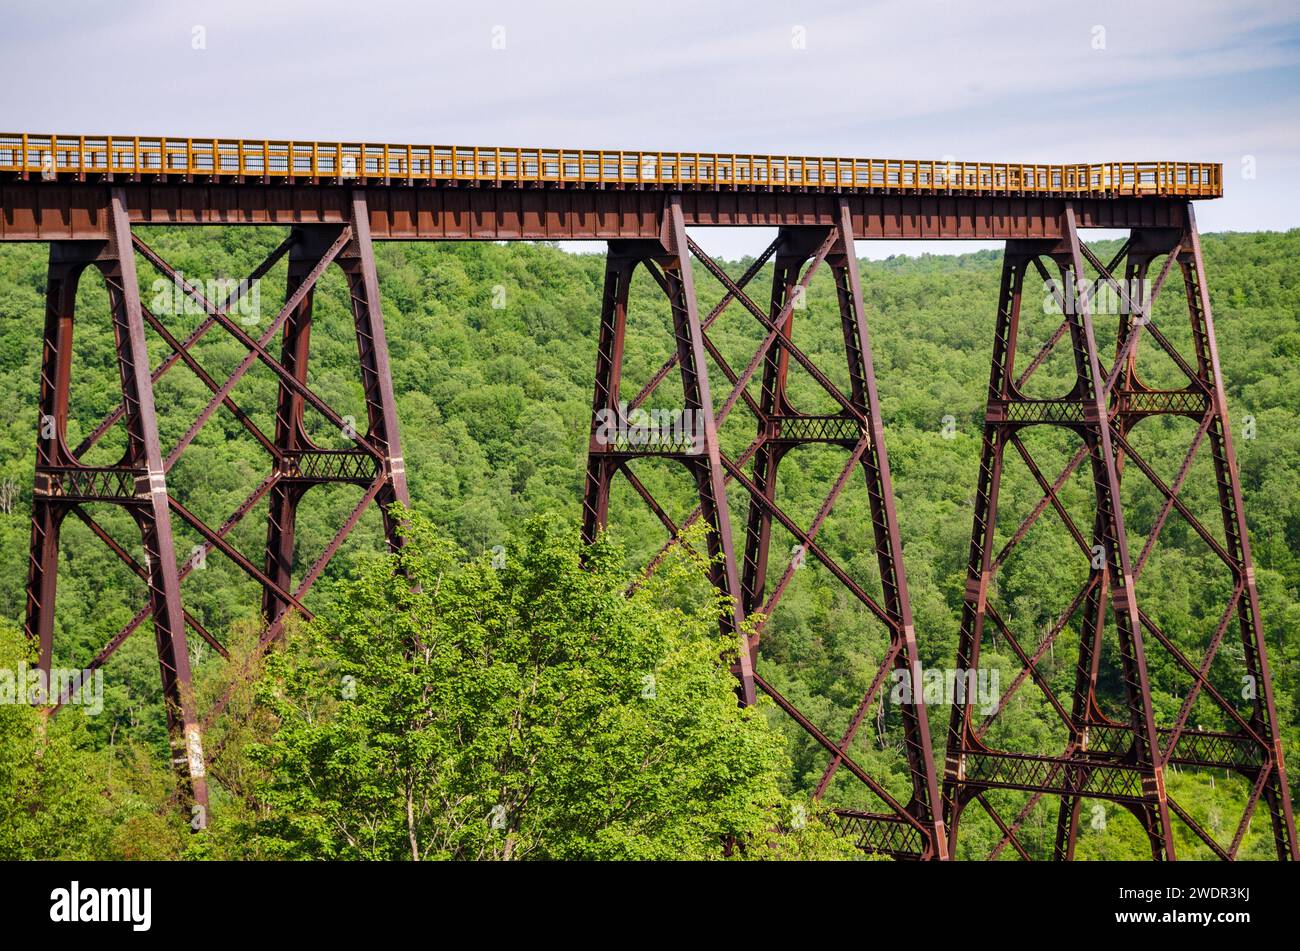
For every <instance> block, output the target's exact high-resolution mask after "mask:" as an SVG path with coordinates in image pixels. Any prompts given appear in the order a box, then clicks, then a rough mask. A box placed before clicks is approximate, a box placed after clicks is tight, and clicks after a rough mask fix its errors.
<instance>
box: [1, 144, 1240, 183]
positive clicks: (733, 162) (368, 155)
mask: <svg viewBox="0 0 1300 951" xmlns="http://www.w3.org/2000/svg"><path fill="white" fill-rule="evenodd" d="M0 172H22V173H27V174H29V175H32V176H33V177H35V175H39V176H40V177H42V178H45V179H54V180H57V179H59V178H60V177H64V178H66V177H68V176H72V175H76V176H83V175H102V174H105V173H110V172H111V173H112V174H114V175H132V176H135V175H144V176H171V177H192V176H200V177H207V176H245V177H249V178H264V179H271V180H285V179H287V180H298V179H308V180H336V181H346V180H350V179H355V180H365V181H374V180H381V181H387V182H391V183H397V184H401V183H410V184H415V183H417V182H421V183H427V182H435V183H436V182H439V181H458V180H470V181H488V182H500V183H507V182H542V183H547V182H554V183H575V184H592V185H610V186H618V185H699V186H713V187H741V188H812V189H816V190H823V191H845V190H852V189H870V190H873V191H883V192H888V191H899V192H918V191H919V192H934V193H961V192H970V193H981V194H1005V195H1024V194H1061V195H1099V196H1112V195H1131V196H1154V197H1163V196H1186V197H1192V198H1217V197H1219V196H1220V195H1222V194H1223V166H1222V165H1219V164H1214V163H1209V162H1102V163H1099V164H1090V165H1026V164H1016V163H1009V162H955V161H954V162H945V161H912V160H903V159H853V158H819V157H811V156H791V155H723V154H716V153H705V152H624V151H610V152H606V151H588V150H583V149H501V148H483V147H478V146H454V145H376V144H373V143H362V142H292V141H271V140H253V139H169V138H161V137H159V138H150V137H147V136H85V135H30V134H26V133H0ZM33 173H35V174H33Z"/></svg>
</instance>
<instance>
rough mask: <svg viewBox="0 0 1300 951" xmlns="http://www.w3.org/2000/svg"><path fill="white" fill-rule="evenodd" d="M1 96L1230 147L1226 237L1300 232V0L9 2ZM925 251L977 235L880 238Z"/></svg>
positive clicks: (941, 138) (769, 133)
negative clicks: (911, 240)
mask: <svg viewBox="0 0 1300 951" xmlns="http://www.w3.org/2000/svg"><path fill="white" fill-rule="evenodd" d="M200 39H201V40H202V42H201V43H200V42H199V41H200ZM196 46H199V47H202V48H195V47H196ZM0 107H2V108H0V115H2V116H3V118H2V119H0V126H2V127H3V131H14V132H23V131H27V132H66V133H109V134H120V135H127V134H147V135H158V134H167V135H201V136H231V137H239V136H243V137H248V138H263V137H268V138H299V139H310V138H318V139H324V140H337V139H341V138H342V139H352V140H358V139H361V140H375V141H383V140H387V141H390V142H408V141H409V142H422V143H439V144H457V145H462V144H473V145H502V146H514V145H520V146H532V145H540V146H563V147H571V148H579V147H585V148H610V149H618V148H627V149H637V148H644V149H664V150H679V149H691V150H700V151H722V152H729V151H737V152H760V153H762V152H770V153H776V154H781V153H792V154H799V153H803V154H818V153H820V154H824V155H845V156H859V157H874V158H936V159H937V158H947V157H950V156H951V157H952V158H955V159H958V160H991V161H1002V160H1009V161H1026V162H1029V161H1041V162H1083V161H1106V160H1134V159H1137V160H1152V159H1171V160H1193V161H1217V162H1222V163H1224V165H1225V178H1226V193H1227V194H1226V197H1225V198H1224V199H1222V200H1220V201H1214V202H1206V203H1204V204H1202V205H1201V206H1199V208H1198V218H1199V221H1200V225H1201V228H1202V230H1205V231H1216V230H1258V229H1285V228H1291V227H1295V226H1298V225H1300V190H1298V188H1297V184H1298V183H1300V123H1298V122H1297V120H1298V119H1300V108H1298V107H1300V4H1298V3H1295V2H1294V0H1291V2H1271V0H1259V2H1252V0H1240V2H1211V0H1179V2H1165V0H1125V2H1117V3H1112V2H1108V0H1107V2H1098V0H1084V2H1078V0H1076V2H1043V0H1039V2H1029V0H999V2H997V3H979V4H975V3H939V2H926V0H906V2H897V3H861V2H859V3H835V2H831V0H820V2H817V3H801V2H795V0H783V2H769V0H748V2H744V3H726V4H723V3H718V4H716V6H715V5H711V4H706V3H704V2H703V0H696V2H677V0H656V2H654V3H642V2H637V0H602V2H599V3H588V2H570V3H543V2H540V0H534V2H531V3H525V2H510V3H500V2H493V0H475V2H470V3H463V2H460V3H438V2H424V3H416V2H409V3H396V2H389V0H350V2H347V3H334V2H330V0H313V2H281V0H274V2H272V0H259V2H248V0H237V2H225V3H220V4H217V3H208V4H205V3H195V2H188V0H146V2H140V3H130V2H126V0H119V2H113V3H105V2H89V0H87V2H81V0H60V2H58V3H51V2H49V0H40V2H29V0H5V3H4V5H3V9H0ZM1251 167H1253V169H1254V177H1250V175H1249V174H1248V173H1249V170H1250V168H1251ZM708 238H709V245H710V246H711V247H712V249H713V250H715V251H718V252H721V253H724V254H727V255H728V256H734V255H738V254H741V253H744V252H747V251H756V250H758V249H759V248H760V247H761V246H762V245H763V244H764V243H765V239H764V237H763V235H762V234H759V233H757V232H754V231H749V232H746V231H743V230H731V231H728V232H726V233H714V234H711V235H709V236H708ZM970 247H972V245H970V244H966V245H959V246H957V248H958V249H962V248H965V249H969V248H970ZM922 248H924V250H927V251H938V250H944V251H948V250H953V249H954V248H953V246H952V245H951V244H946V245H937V244H935V243H927V244H925V245H923V246H922V245H919V244H912V245H905V244H901V243H896V242H862V243H860V245H859V251H860V252H861V253H863V254H864V255H869V256H871V257H877V256H880V255H882V254H888V253H894V252H898V251H900V250H903V251H909V252H912V253H916V252H918V251H920V250H922ZM592 250H595V248H592Z"/></svg>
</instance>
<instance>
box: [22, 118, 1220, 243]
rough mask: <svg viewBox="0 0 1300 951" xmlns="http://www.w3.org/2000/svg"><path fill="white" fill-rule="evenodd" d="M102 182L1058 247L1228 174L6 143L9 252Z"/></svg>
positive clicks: (171, 198)
mask: <svg viewBox="0 0 1300 951" xmlns="http://www.w3.org/2000/svg"><path fill="white" fill-rule="evenodd" d="M109 187H122V188H124V189H125V190H126V192H127V198H128V205H129V208H130V214H131V220H132V222H133V223H135V224H271V225H291V224H302V223H313V222H322V223H334V222H341V221H343V220H345V219H346V217H347V214H348V206H349V195H350V193H351V192H352V191H353V190H354V189H357V188H363V189H365V192H366V196H367V201H368V205H369V207H370V210H371V216H372V223H371V227H372V230H373V232H374V237H375V238H377V239H390V240H449V239H488V240H546V239H568V240H581V239H594V240H603V239H608V238H631V237H636V238H653V237H656V236H658V234H659V229H660V227H661V224H662V211H663V207H664V196H665V194H666V193H669V192H676V193H681V194H682V195H683V213H684V214H685V216H686V221H687V224H689V225H695V226H707V225H733V226H755V227H772V226H781V225H786V226H788V225H830V224H832V223H833V221H834V218H835V215H836V214H837V208H838V202H839V200H840V198H841V197H845V198H847V199H848V200H849V203H850V208H851V210H852V213H853V216H854V226H855V232H856V235H857V237H859V238H866V239H869V238H889V239H898V238H919V239H925V238H977V239H997V240H1001V239H1008V238H1038V237H1041V238H1055V237H1058V236H1059V234H1060V218H1061V214H1062V211H1063V209H1064V205H1065V203H1066V202H1070V203H1072V204H1073V205H1074V206H1075V211H1076V215H1077V216H1078V218H1079V227H1083V228H1130V227H1171V228H1180V227H1181V226H1182V224H1183V219H1184V216H1185V205H1186V202H1187V201H1188V200H1191V199H1201V198H1215V197H1218V196H1220V195H1221V194H1222V192H1223V167H1222V166H1221V165H1217V164H1213V163H1205V162H1105V163H1099V164H1091V165H1086V164H1085V165H1036V164H1013V163H996V162H993V163H990V162H945V161H913V160H899V159H856V158H832V157H827V158H819V157H807V156H772V155H720V154H712V153H699V152H689V153H688V152H627V151H586V150H568V149H500V148H482V147H457V146H436V145H375V144H369V143H345V142H331V143H322V142H283V141H267V140H256V141H254V140H248V139H171V138H163V137H158V138H148V137H140V136H130V137H118V136H74V135H30V134H23V133H0V240H9V241H46V240H52V239H80V238H86V239H93V238H100V237H103V236H104V235H106V234H107V221H108V214H107V207H108V190H109Z"/></svg>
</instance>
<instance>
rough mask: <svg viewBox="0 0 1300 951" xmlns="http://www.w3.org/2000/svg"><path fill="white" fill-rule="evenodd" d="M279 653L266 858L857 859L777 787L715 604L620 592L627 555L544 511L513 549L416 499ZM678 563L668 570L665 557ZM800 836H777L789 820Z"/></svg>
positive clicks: (761, 722)
mask: <svg viewBox="0 0 1300 951" xmlns="http://www.w3.org/2000/svg"><path fill="white" fill-rule="evenodd" d="M403 518H404V524H405V529H404V531H405V533H406V542H407V543H406V546H405V547H404V548H403V549H402V550H401V552H400V553H399V554H397V555H394V556H389V557H384V558H380V559H376V560H374V561H372V562H370V563H369V564H367V565H365V566H364V567H363V568H361V569H360V571H359V572H358V574H357V577H356V578H355V579H354V580H350V581H348V582H345V583H343V584H342V585H341V586H340V587H339V589H338V590H337V591H336V592H335V597H334V603H335V605H336V608H335V610H334V611H332V612H331V613H330V615H329V616H328V617H322V618H318V620H317V621H316V622H315V623H313V624H312V625H310V626H309V627H308V628H307V630H306V631H305V632H304V634H305V636H303V637H301V638H298V639H297V640H296V641H294V642H293V643H292V644H291V645H290V646H289V647H288V649H287V650H285V651H284V652H282V653H279V654H277V655H275V656H273V657H272V658H271V659H270V660H269V661H268V663H267V671H266V678H265V680H264V681H263V685H262V688H261V690H260V691H259V693H260V698H261V702H262V703H263V704H264V705H265V707H266V708H267V709H269V711H271V713H272V714H273V721H272V723H271V724H270V726H271V731H270V732H271V735H270V736H269V737H267V738H266V740H265V742H264V743H262V744H259V745H255V746H253V747H251V748H250V755H251V756H252V757H253V759H254V760H255V761H256V762H258V763H260V764H261V765H262V766H263V767H264V768H265V770H266V773H265V776H264V778H263V780H262V781H261V782H260V783H259V784H258V785H257V787H256V789H255V790H254V793H253V797H254V798H255V799H256V800H257V801H258V802H259V804H260V814H259V815H258V816H256V817H254V818H253V819H252V820H251V821H250V823H249V826H248V828H249V831H250V835H251V837H252V840H253V844H254V845H255V846H256V847H257V848H258V849H260V850H262V851H263V852H264V853H265V854H269V855H280V856H285V857H293V858H308V857H310V858H327V859H340V858H367V859H399V858H404V859H417V860H419V859H448V858H450V859H484V858H490V859H506V860H509V859H539V858H547V859H691V858H694V859H704V858H713V857H717V856H720V855H722V854H723V846H724V843H727V842H730V843H733V845H734V848H733V849H732V851H733V853H734V854H745V855H747V856H752V857H758V858H765V857H785V856H799V857H807V856H810V855H826V854H831V855H841V856H843V855H847V854H851V853H849V852H848V851H846V848H847V847H846V846H843V845H841V844H840V843H839V842H838V840H834V839H833V837H832V836H831V835H830V833H829V831H828V830H826V829H825V828H824V827H823V826H822V825H821V824H820V823H819V822H817V821H815V820H814V821H812V822H811V823H808V824H804V823H802V822H800V821H799V820H800V819H801V818H802V817H803V815H804V811H803V810H802V809H799V808H796V805H797V804H796V803H794V802H792V801H791V800H789V799H787V798H786V797H785V796H784V795H783V794H782V792H781V781H782V778H783V777H784V775H785V774H786V773H787V772H788V769H789V762H788V760H787V758H786V755H785V752H784V745H783V741H782V738H781V736H780V734H779V733H777V732H776V731H775V730H774V729H773V728H772V727H771V726H769V725H768V721H767V718H766V717H765V716H764V713H763V710H762V709H761V708H759V707H753V708H749V709H742V708H740V707H738V705H737V703H736V697H735V691H734V687H735V682H734V679H733V677H732V675H731V674H730V672H729V669H728V663H727V660H726V657H725V654H726V652H727V651H728V650H729V645H728V644H726V643H724V642H723V641H722V640H720V638H719V636H718V634H717V628H716V621H715V619H714V616H713V615H712V614H711V612H702V613H698V614H688V613H685V612H683V611H681V610H679V609H676V608H673V607H671V606H668V605H667V604H665V603H664V598H663V589H662V586H661V587H658V588H654V587H652V588H648V589H645V590H643V591H641V592H638V593H637V594H635V595H633V596H632V597H630V598H628V597H625V596H624V593H623V592H624V588H625V587H626V585H627V582H628V581H629V578H628V576H627V575H626V573H625V572H624V570H623V569H622V563H623V558H622V555H621V553H620V552H618V551H617V550H616V549H615V548H613V547H612V546H611V545H609V544H607V543H603V542H602V543H598V544H597V545H595V546H593V547H592V548H590V549H588V550H586V551H584V550H582V548H581V546H580V544H579V542H578V541H577V540H576V537H575V535H576V533H575V532H574V531H572V530H571V529H570V528H567V527H565V526H564V525H563V523H560V522H558V521H556V520H554V519H551V520H533V521H531V522H529V523H528V524H527V526H526V527H525V529H524V531H523V533H522V535H521V536H520V537H519V539H518V540H517V541H516V542H515V543H514V544H513V545H512V546H511V547H510V549H509V551H508V553H507V554H506V556H505V560H504V564H502V563H501V561H500V559H499V558H498V560H497V561H496V567H494V566H493V562H492V560H491V559H490V558H488V557H480V558H477V559H467V558H466V557H465V556H464V555H463V554H462V553H461V552H459V551H458V550H457V549H456V548H455V547H454V546H453V545H452V544H451V543H450V542H449V541H447V540H446V539H445V537H443V536H442V535H441V534H440V533H439V532H438V531H437V529H435V527H434V526H433V525H432V523H431V522H429V521H428V519H427V518H426V517H424V516H423V515H421V514H418V513H414V512H410V513H405V514H404V515H403ZM669 574H670V575H671V574H672V572H671V571H670V572H669ZM783 821H784V822H785V823H786V824H787V825H790V826H801V827H802V828H799V829H793V828H792V829H791V836H792V838H793V840H794V841H792V842H787V843H782V842H779V841H777V839H778V838H779V836H778V834H777V833H776V832H775V831H774V830H775V828H776V826H778V825H779V824H781V823H782V822H783Z"/></svg>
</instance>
